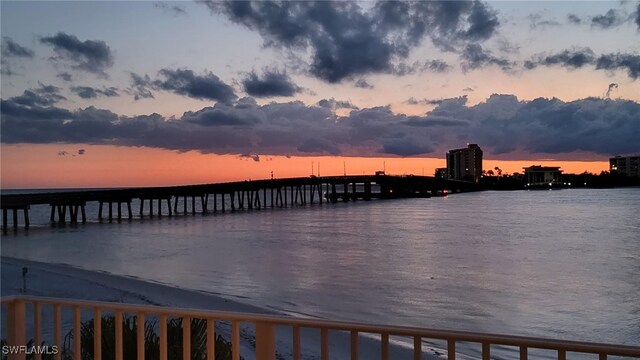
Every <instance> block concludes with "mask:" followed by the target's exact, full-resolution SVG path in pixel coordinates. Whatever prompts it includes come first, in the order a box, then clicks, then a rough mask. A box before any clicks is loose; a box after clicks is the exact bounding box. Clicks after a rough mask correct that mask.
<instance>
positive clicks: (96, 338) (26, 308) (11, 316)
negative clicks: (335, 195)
mask: <svg viewBox="0 0 640 360" xmlns="http://www.w3.org/2000/svg"><path fill="white" fill-rule="evenodd" d="M2 304H3V305H6V307H7V310H6V311H7V314H8V315H7V316H6V317H5V319H3V320H2V321H3V324H2V325H3V328H4V329H7V335H8V337H7V340H8V342H7V346H6V349H5V348H3V353H5V354H6V353H8V357H9V359H10V360H12V359H21V360H23V359H25V358H26V352H27V350H28V348H25V347H23V348H22V349H23V350H24V351H19V349H20V348H19V346H21V345H22V346H24V345H26V344H27V343H28V337H27V329H30V330H31V329H32V330H31V331H29V332H30V333H31V334H33V337H32V338H29V340H31V339H33V342H32V344H42V339H43V335H42V333H43V326H45V325H49V326H52V327H53V329H52V330H53V331H52V332H53V344H52V346H56V347H57V348H58V349H61V348H62V347H61V345H62V324H63V320H64V323H67V324H68V323H71V324H72V330H71V331H72V334H73V339H81V338H82V333H81V332H82V331H86V329H84V330H83V322H82V320H87V318H86V314H87V313H90V314H92V315H93V316H92V318H93V320H94V321H93V336H92V339H93V344H81V341H73V342H72V344H71V346H72V357H73V358H74V359H81V358H83V350H84V351H86V348H85V347H89V348H92V351H93V354H92V355H93V357H92V358H93V359H101V358H102V356H103V354H102V349H103V347H102V341H103V340H105V341H107V340H108V341H113V344H115V346H114V352H115V355H111V356H110V357H115V359H116V360H122V359H124V355H123V354H124V352H123V346H124V345H123V344H124V338H123V322H122V321H114V323H115V325H114V327H115V331H114V332H113V334H114V335H113V337H115V338H114V339H113V340H111V339H109V338H108V336H109V334H106V332H110V331H105V333H103V332H102V331H103V327H102V326H101V321H102V319H103V315H105V314H113V315H114V316H115V319H123V316H124V315H125V314H127V315H135V316H136V317H137V324H144V323H145V321H144V319H145V318H147V319H149V318H157V319H158V322H157V324H156V329H157V330H158V332H159V346H160V349H159V358H160V360H168V359H169V352H168V349H169V347H170V346H173V347H175V345H176V344H171V343H169V342H170V341H174V342H175V341H176V340H175V337H173V336H172V337H171V338H169V337H168V334H167V323H168V321H169V319H175V318H178V319H181V320H182V321H183V322H182V323H190V320H191V319H202V320H204V321H206V337H205V338H204V339H203V340H202V341H204V342H206V346H205V347H204V348H205V349H206V358H207V359H214V357H215V349H214V346H215V336H214V335H215V330H214V329H215V322H216V321H225V322H228V323H230V324H231V336H230V337H231V344H232V355H231V356H232V359H233V360H240V326H241V324H242V325H243V326H244V325H246V324H253V325H254V326H255V355H256V359H257V360H275V359H276V351H277V349H276V327H280V326H286V327H289V328H291V329H292V331H291V334H292V335H291V336H292V338H291V339H290V340H291V342H292V344H293V346H292V348H293V351H292V358H293V359H294V360H299V359H301V357H302V355H303V354H302V347H301V335H300V334H301V329H303V328H304V329H307V328H311V329H315V330H319V332H320V334H321V336H320V351H321V359H322V360H328V359H329V354H330V352H331V345H332V344H331V343H330V341H329V331H341V332H347V333H349V334H350V346H351V350H350V354H351V355H350V358H351V359H352V360H357V359H358V349H359V347H358V341H359V337H360V335H361V334H374V335H378V336H379V338H380V349H381V350H380V358H381V359H384V360H387V359H389V339H390V336H394V337H396V336H402V337H407V338H409V339H413V358H414V360H416V359H422V356H423V350H422V341H423V340H426V339H434V340H441V341H444V342H445V343H446V344H447V345H446V347H447V351H446V356H447V358H448V359H450V360H451V359H455V358H456V345H457V344H458V343H460V342H465V343H476V344H479V345H481V348H482V359H487V360H488V359H490V358H491V349H492V346H508V347H513V348H516V349H517V351H516V352H519V358H520V359H528V357H529V351H530V349H545V350H551V351H553V352H555V354H556V355H557V356H556V357H557V359H562V360H564V359H566V356H567V353H568V352H576V353H585V354H595V355H596V356H598V358H599V359H607V357H608V356H622V357H636V358H637V357H640V347H638V346H625V345H611V344H598V343H588V342H574V341H561V340H551V339H540V338H530V337H519V336H506V335H493V334H482V333H473V332H462V331H450V330H437V329H426V328H414V327H398V326H384V325H370V324H358V323H348V322H337V321H322V320H314V319H300V318H292V317H286V316H272V315H259V314H248V313H236V312H219V311H205V310H193V309H180V308H168V307H159V306H148V305H131V304H122V303H110V302H98V301H81V300H69V299H55V298H43V297H32V296H17V297H5V298H2ZM63 309H64V310H65V311H63ZM69 309H71V314H72V315H71V319H68V318H65V319H63V318H62V316H63V314H66V315H68V314H69ZM44 310H50V311H51V313H47V314H46V315H47V319H50V320H51V321H49V322H52V324H44V322H43V317H44V314H45V311H44ZM28 319H29V320H31V319H32V321H33V325H32V327H30V326H29V325H28V324H27V321H28ZM84 324H85V325H84V326H86V322H85V323H84ZM128 330H132V329H128ZM135 331H136V338H137V340H136V347H137V348H136V352H137V358H138V359H144V358H145V326H139V325H137V326H136V329H135ZM181 340H182V341H180V339H178V342H181V344H180V345H182V356H181V357H182V358H183V359H191V344H192V341H191V340H192V339H191V328H190V326H186V327H184V331H182V339H181ZM53 356H54V358H55V359H61V356H62V354H61V351H55V352H54V355H53ZM105 356H106V354H105ZM89 357H90V356H89ZM179 357H180V356H179V355H178V358H179ZM34 358H35V359H40V358H41V355H40V354H39V353H35V356H34ZM172 358H175V355H173V356H172Z"/></svg>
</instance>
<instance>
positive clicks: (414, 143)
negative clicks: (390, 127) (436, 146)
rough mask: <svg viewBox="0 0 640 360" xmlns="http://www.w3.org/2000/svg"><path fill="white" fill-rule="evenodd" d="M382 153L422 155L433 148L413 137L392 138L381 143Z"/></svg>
mask: <svg viewBox="0 0 640 360" xmlns="http://www.w3.org/2000/svg"><path fill="white" fill-rule="evenodd" d="M381 152H382V153H385V154H390V155H398V156H412V155H422V154H428V153H431V152H433V148H432V147H430V146H429V145H426V144H424V141H420V140H413V139H406V138H401V139H392V140H387V141H385V142H384V143H383V144H382V151H381Z"/></svg>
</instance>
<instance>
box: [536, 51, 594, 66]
mask: <svg viewBox="0 0 640 360" xmlns="http://www.w3.org/2000/svg"><path fill="white" fill-rule="evenodd" d="M594 60H595V55H594V53H593V51H592V50H591V49H589V48H584V49H573V50H564V51H562V52H560V53H557V54H553V55H548V56H544V57H542V58H541V59H540V60H539V61H538V64H540V65H545V66H550V65H560V66H565V67H570V68H581V67H583V66H585V65H588V64H592V63H593V61H594Z"/></svg>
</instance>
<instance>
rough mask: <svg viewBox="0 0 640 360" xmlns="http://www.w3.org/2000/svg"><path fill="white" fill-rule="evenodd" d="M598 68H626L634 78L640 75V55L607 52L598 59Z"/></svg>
mask: <svg viewBox="0 0 640 360" xmlns="http://www.w3.org/2000/svg"><path fill="white" fill-rule="evenodd" d="M596 69H598V70H619V69H622V70H626V71H627V74H628V75H629V77H630V78H632V79H634V80H635V79H638V77H640V55H637V54H620V53H618V54H606V55H601V56H600V57H598V60H597V61H596Z"/></svg>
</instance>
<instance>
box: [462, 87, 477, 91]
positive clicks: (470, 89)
mask: <svg viewBox="0 0 640 360" xmlns="http://www.w3.org/2000/svg"><path fill="white" fill-rule="evenodd" d="M473 91H474V90H473V88H470V87H466V88H464V89H462V92H473Z"/></svg>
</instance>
